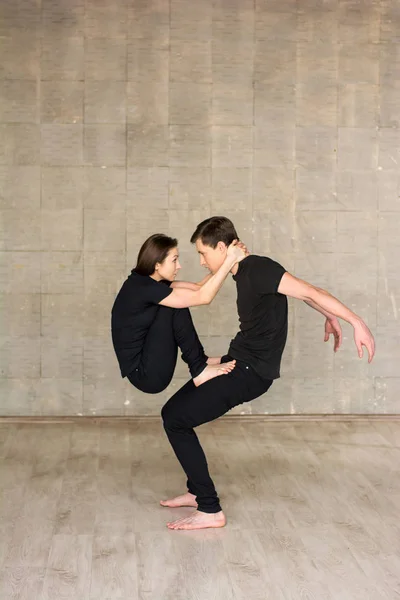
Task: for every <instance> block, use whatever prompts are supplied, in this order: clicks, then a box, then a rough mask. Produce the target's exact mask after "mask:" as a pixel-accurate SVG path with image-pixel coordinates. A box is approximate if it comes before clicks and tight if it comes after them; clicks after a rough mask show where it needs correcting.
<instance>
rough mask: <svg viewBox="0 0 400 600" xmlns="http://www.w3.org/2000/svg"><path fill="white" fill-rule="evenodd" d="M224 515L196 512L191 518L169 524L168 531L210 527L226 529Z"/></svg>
mask: <svg viewBox="0 0 400 600" xmlns="http://www.w3.org/2000/svg"><path fill="white" fill-rule="evenodd" d="M225 525H226V517H225V515H224V513H223V512H222V510H221V512H218V513H205V512H201V511H199V510H196V511H195V512H194V513H192V514H191V515H190V516H189V517H183V518H182V519H178V520H177V521H172V522H171V523H168V524H167V527H168V529H207V528H208V527H225Z"/></svg>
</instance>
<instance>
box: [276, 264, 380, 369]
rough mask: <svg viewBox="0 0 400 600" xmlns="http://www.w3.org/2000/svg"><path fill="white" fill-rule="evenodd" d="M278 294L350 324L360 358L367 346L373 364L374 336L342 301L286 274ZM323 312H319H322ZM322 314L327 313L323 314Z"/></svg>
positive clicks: (369, 358)
mask: <svg viewBox="0 0 400 600" xmlns="http://www.w3.org/2000/svg"><path fill="white" fill-rule="evenodd" d="M278 292H279V293H280V294H284V295H285V296H291V297H292V298H297V299H298V300H304V302H307V303H308V304H310V306H312V307H313V308H315V306H314V305H316V307H318V308H317V310H318V309H322V310H323V311H326V312H327V313H329V314H331V315H334V316H335V317H338V318H339V319H343V320H344V321H347V322H348V323H350V325H352V326H353V328H354V341H355V344H356V346H357V350H358V355H359V357H360V358H362V356H363V346H365V347H366V348H367V350H368V362H371V360H372V359H373V357H374V354H375V340H374V336H373V335H372V333H371V331H370V330H369V329H368V327H367V325H366V324H365V323H364V321H363V320H362V319H361V317H359V316H358V315H356V314H355V313H353V312H352V311H351V310H350V309H349V308H347V306H345V305H344V304H343V303H342V302H340V300H338V299H337V298H335V297H334V296H332V295H331V294H329V292H327V291H326V290H323V289H321V288H318V287H316V286H314V285H312V284H311V283H307V282H306V281H303V280H302V279H298V278H297V277H294V276H293V275H290V273H285V274H284V275H283V277H282V279H281V282H280V284H279V287H278ZM322 310H319V312H322ZM322 314H326V313H325V312H323V313H322ZM325 331H326V329H325ZM325 335H326V334H325Z"/></svg>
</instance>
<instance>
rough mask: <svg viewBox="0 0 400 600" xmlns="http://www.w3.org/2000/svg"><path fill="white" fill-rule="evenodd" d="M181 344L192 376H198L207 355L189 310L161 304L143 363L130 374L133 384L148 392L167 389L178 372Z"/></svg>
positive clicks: (145, 344)
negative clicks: (176, 371)
mask: <svg viewBox="0 0 400 600" xmlns="http://www.w3.org/2000/svg"><path fill="white" fill-rule="evenodd" d="M178 347H179V348H180V349H181V352H182V359H183V360H184V361H185V362H186V363H187V364H188V366H189V370H190V374H191V376H192V377H197V375H199V374H200V373H201V372H202V371H203V369H204V368H205V367H206V365H207V356H206V355H205V354H204V348H203V346H202V345H201V343H200V340H199V337H198V335H197V333H196V330H195V328H194V325H193V321H192V317H191V314H190V311H189V309H188V308H169V307H168V306H159V308H158V310H157V314H156V317H155V319H154V321H153V322H152V324H151V326H150V328H149V331H148V333H147V335H146V339H145V342H144V345H143V350H142V353H141V356H140V363H139V364H138V366H137V368H135V369H134V371H132V373H129V375H128V379H129V381H130V382H131V383H132V385H134V386H135V387H136V388H138V389H139V390H141V391H142V392H146V393H148V394H158V393H159V392H162V391H163V390H165V388H166V387H167V386H168V384H169V383H170V381H171V379H172V376H173V374H174V371H175V367H176V360H177V356H178Z"/></svg>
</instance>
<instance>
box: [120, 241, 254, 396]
mask: <svg viewBox="0 0 400 600" xmlns="http://www.w3.org/2000/svg"><path fill="white" fill-rule="evenodd" d="M244 257H245V247H244V246H243V244H241V243H239V242H237V241H235V242H233V243H232V244H231V245H230V246H229V248H228V253H227V257H226V259H225V261H224V263H223V265H222V266H221V267H220V269H219V270H218V272H217V273H215V274H214V275H208V276H207V277H206V278H205V279H204V280H203V281H201V282H200V283H198V284H196V283H189V282H183V281H179V282H178V281H177V282H175V278H176V275H177V273H178V271H179V269H180V268H181V266H180V264H179V253H178V242H177V240H176V239H174V238H170V237H168V236H166V235H163V234H159V233H156V234H154V235H152V236H150V237H149V238H148V239H147V240H146V241H145V242H144V244H143V246H142V247H141V249H140V251H139V254H138V259H137V265H136V267H135V268H134V269H133V270H132V272H131V274H130V275H129V277H128V278H127V279H126V281H125V282H124V284H123V285H122V288H121V289H120V291H119V293H118V295H117V297H116V299H115V302H114V305H113V308H112V312H111V331H112V340H113V345H114V350H115V353H116V355H117V358H118V362H119V366H120V369H121V375H122V377H128V379H129V381H130V382H131V383H132V385H134V386H135V387H136V388H138V389H139V390H141V391H143V392H147V393H149V394H157V393H159V392H161V391H163V390H164V389H165V388H166V387H167V386H168V384H169V383H170V381H171V379H172V376H173V374H174V370H175V366H176V360H177V353H178V347H179V348H180V349H181V352H182V359H183V360H184V361H185V362H186V363H187V364H188V367H189V371H190V374H191V376H192V378H193V383H194V385H196V386H199V385H201V384H202V383H204V382H205V381H208V380H209V379H212V378H213V377H217V376H219V375H224V374H226V373H229V372H230V371H231V370H232V369H233V368H234V366H235V361H230V362H227V363H224V364H222V365H221V364H219V363H220V359H219V358H207V356H206V355H205V353H204V349H203V346H202V345H201V343H200V340H199V338H198V335H197V333H196V330H195V328H194V325H193V321H192V318H191V315H190V312H189V310H188V307H189V306H200V305H202V304H209V303H210V302H211V301H212V300H213V298H214V297H215V295H216V293H217V292H218V290H219V288H220V287H221V285H222V284H223V282H224V280H225V278H226V277H227V275H228V273H229V272H230V270H231V269H232V267H233V266H234V265H235V264H236V263H237V262H240V261H241V260H242V259H243V258H244Z"/></svg>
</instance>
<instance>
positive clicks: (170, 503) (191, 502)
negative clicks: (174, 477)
mask: <svg viewBox="0 0 400 600" xmlns="http://www.w3.org/2000/svg"><path fill="white" fill-rule="evenodd" d="M160 504H161V506H167V507H168V508H178V507H179V506H193V508H197V502H196V496H195V495H194V494H191V493H190V492H187V493H186V494H182V496H176V497H175V498H171V499H170V500H161V501H160Z"/></svg>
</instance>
